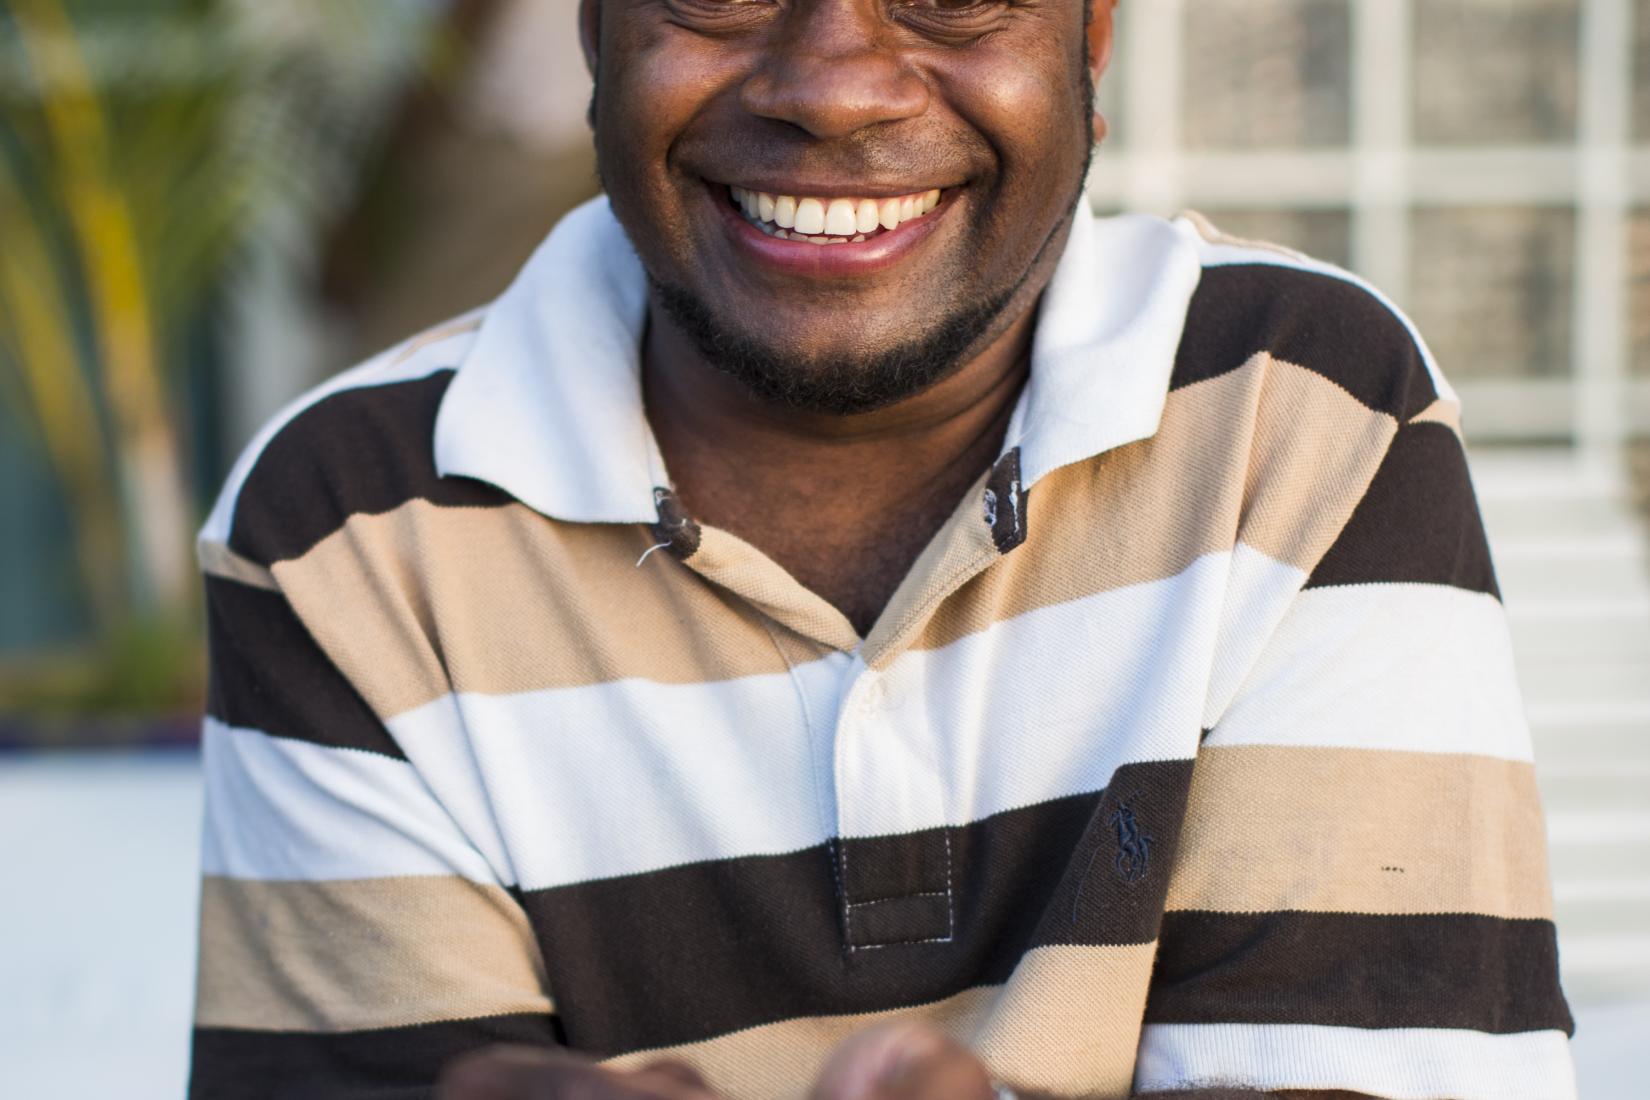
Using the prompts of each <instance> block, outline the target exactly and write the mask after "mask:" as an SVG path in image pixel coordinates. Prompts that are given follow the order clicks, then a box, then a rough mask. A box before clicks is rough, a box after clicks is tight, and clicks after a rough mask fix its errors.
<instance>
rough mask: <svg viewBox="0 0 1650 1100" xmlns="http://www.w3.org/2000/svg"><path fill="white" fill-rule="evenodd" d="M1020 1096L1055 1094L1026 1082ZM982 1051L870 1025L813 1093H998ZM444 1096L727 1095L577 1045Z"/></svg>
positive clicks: (463, 1079)
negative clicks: (599, 1057)
mask: <svg viewBox="0 0 1650 1100" xmlns="http://www.w3.org/2000/svg"><path fill="white" fill-rule="evenodd" d="M1017 1095H1018V1097H1019V1100H1047V1098H1044V1097H1041V1096H1039V1095H1036V1094H1033V1093H1029V1092H1024V1091H1019V1092H1018V1093H1017ZM996 1096H997V1093H996V1089H995V1088H994V1086H993V1085H992V1083H991V1075H990V1073H989V1072H988V1071H987V1070H986V1068H985V1063H983V1062H981V1061H980V1059H979V1058H978V1057H976V1056H975V1054H974V1053H973V1052H972V1051H971V1050H969V1049H968V1048H967V1047H965V1046H963V1045H962V1044H961V1043H958V1042H957V1041H956V1040H954V1039H952V1038H951V1037H950V1036H948V1035H946V1034H945V1033H944V1032H942V1031H938V1030H936V1029H934V1028H932V1027H929V1026H927V1025H924V1024H918V1023H909V1022H898V1023H890V1024H883V1025H881V1026H878V1027H874V1028H871V1029H869V1030H867V1031H862V1032H860V1033H859V1034H858V1035H855V1036H854V1037H853V1038H851V1039H849V1040H848V1041H847V1042H845V1043H843V1044H842V1045H841V1046H839V1047H838V1048H837V1049H836V1051H835V1052H834V1053H833V1054H832V1055H831V1057H830V1060H829V1061H828V1062H826V1064H825V1069H824V1070H823V1071H822V1072H821V1073H820V1075H819V1080H818V1081H817V1082H816V1083H815V1084H814V1088H813V1092H812V1093H811V1100H995V1098H996ZM1274 1096H1275V1097H1279V1098H1280V1100H1357V1098H1356V1097H1355V1096H1354V1094H1352V1093H1345V1092H1289V1093H1282V1094H1277V1093H1258V1092H1242V1091H1227V1090H1214V1091H1199V1092H1177V1093H1158V1094H1156V1095H1155V1097H1149V1098H1142V1100H1262V1098H1264V1097H1274ZM440 1098H441V1100H721V1098H720V1096H719V1094H717V1093H716V1092H715V1091H713V1090H712V1089H711V1087H710V1086H709V1085H708V1084H707V1083H706V1082H705V1080H704V1078H702V1077H700V1076H699V1074H698V1072H697V1071H696V1070H694V1069H693V1068H692V1067H690V1066H688V1065H686V1064H684V1063H682V1062H677V1061H673V1060H670V1059H661V1060H659V1061H656V1062H650V1063H648V1064H647V1065H645V1066H643V1067H642V1068H641V1069H638V1070H631V1071H628V1072H627V1071H620V1070H611V1069H605V1068H603V1067H601V1066H598V1065H595V1064H594V1063H592V1062H588V1061H584V1060H582V1059H579V1058H577V1057H575V1056H573V1055H570V1054H562V1053H558V1052H554V1051H546V1050H539V1049H536V1048H528V1047H493V1048H491V1049H489V1050H485V1051H481V1052H479V1053H477V1054H472V1055H469V1056H467V1057H464V1058H461V1059H459V1060H458V1061H456V1062H454V1063H453V1065H452V1066H451V1067H449V1068H448V1070H447V1072H446V1073H445V1074H443V1075H442V1079H441V1090H440Z"/></svg>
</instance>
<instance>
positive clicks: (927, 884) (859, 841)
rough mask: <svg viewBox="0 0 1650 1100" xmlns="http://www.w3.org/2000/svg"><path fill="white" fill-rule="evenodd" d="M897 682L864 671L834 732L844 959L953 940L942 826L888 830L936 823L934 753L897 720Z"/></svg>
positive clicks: (916, 726)
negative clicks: (893, 825) (899, 824)
mask: <svg viewBox="0 0 1650 1100" xmlns="http://www.w3.org/2000/svg"><path fill="white" fill-rule="evenodd" d="M903 703H904V692H903V689H902V687H901V685H900V684H899V683H898V681H897V679H893V678H891V677H889V676H888V675H887V674H885V673H877V672H874V671H871V670H868V669H867V670H864V671H862V672H860V673H859V675H858V676H857V677H855V678H854V680H853V681H852V684H851V686H850V688H849V690H848V692H847V693H846V697H845V698H844V701H843V706H842V709H841V711H840V715H841V717H840V720H839V722H838V728H837V761H836V764H837V784H836V788H837V798H838V821H839V822H840V823H841V825H842V833H843V836H842V838H841V839H839V841H838V844H837V858H838V861H839V866H838V877H839V879H840V883H841V889H842V907H843V912H842V923H843V935H844V939H845V942H846V945H847V949H848V951H849V952H850V953H854V952H858V951H866V950H872V949H880V948H886V947H894V946H908V945H916V944H931V943H946V942H950V941H951V940H952V939H953V937H954V936H955V933H956V906H955V898H954V879H955V874H954V869H953V859H952V856H953V853H952V845H951V835H950V832H951V831H950V829H949V828H946V827H944V826H943V825H942V826H930V827H926V828H918V829H915V830H911V829H897V830H895V831H892V832H890V831H889V830H888V829H887V828H886V827H885V826H886V823H887V821H888V820H889V814H888V810H889V807H890V806H892V807H894V808H895V811H896V812H894V814H893V815H892V816H893V819H894V820H896V821H898V820H901V819H904V820H907V821H910V820H913V819H914V820H917V821H924V822H943V821H944V800H943V790H942V783H941V779H940V775H939V770H938V764H937V760H936V756H935V751H934V749H935V746H933V745H932V744H931V743H929V742H928V739H927V738H926V736H925V733H924V730H923V729H922V727H921V724H920V723H901V722H899V721H898V720H897V714H898V711H899V710H900V709H902V706H903Z"/></svg>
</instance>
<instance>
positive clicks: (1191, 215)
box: [1180, 210, 1311, 260]
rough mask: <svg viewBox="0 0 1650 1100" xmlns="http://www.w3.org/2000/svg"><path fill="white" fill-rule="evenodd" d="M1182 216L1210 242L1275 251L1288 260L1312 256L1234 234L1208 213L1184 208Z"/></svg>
mask: <svg viewBox="0 0 1650 1100" xmlns="http://www.w3.org/2000/svg"><path fill="white" fill-rule="evenodd" d="M1180 217H1182V218H1185V219H1186V220H1187V221H1188V222H1190V223H1191V225H1192V227H1193V228H1194V229H1196V230H1197V234H1198V236H1200V237H1202V238H1203V239H1204V240H1205V241H1208V242H1209V243H1210V244H1223V245H1230V246H1232V247H1234V248H1253V249H1258V250H1260V251H1262V252H1274V253H1276V254H1277V255H1278V256H1279V257H1281V258H1283V259H1288V260H1306V259H1310V258H1311V257H1309V256H1307V255H1306V254H1305V253H1303V252H1297V251H1295V250H1294V249H1293V248H1288V247H1286V246H1284V245H1281V244H1278V243H1276V242H1275V241H1262V240H1257V239H1255V238H1252V237H1238V236H1234V235H1233V234H1231V233H1228V232H1226V231H1225V230H1224V229H1222V228H1220V227H1219V226H1218V225H1216V224H1215V223H1214V222H1212V221H1210V220H1209V217H1208V215H1206V214H1203V213H1201V212H1199V211H1197V210H1182V211H1181V212H1180Z"/></svg>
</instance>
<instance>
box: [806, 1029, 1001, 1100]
mask: <svg viewBox="0 0 1650 1100" xmlns="http://www.w3.org/2000/svg"><path fill="white" fill-rule="evenodd" d="M995 1096H996V1090H995V1089H993V1088H992V1085H991V1076H990V1074H989V1073H988V1072H987V1071H986V1068H985V1063H984V1062H981V1061H980V1060H979V1058H977V1057H975V1055H974V1052H973V1051H971V1050H969V1049H968V1048H967V1047H965V1046H963V1045H962V1044H961V1043H958V1042H957V1041H956V1040H954V1039H952V1038H951V1037H950V1036H948V1035H946V1034H945V1033H944V1032H941V1031H937V1030H935V1029H934V1028H931V1027H926V1026H924V1025H922V1024H916V1023H891V1024H883V1025H881V1026H880V1027H874V1028H871V1029H870V1030H868V1031H862V1032H860V1033H859V1034H858V1035H855V1036H854V1037H853V1038H852V1039H849V1040H848V1041H847V1042H845V1043H843V1044H842V1045H841V1046H839V1047H837V1049H836V1052H835V1053H834V1054H832V1055H831V1059H830V1061H829V1062H827V1063H826V1064H825V1069H824V1072H822V1073H821V1074H820V1075H819V1082H818V1083H817V1084H816V1085H815V1086H814V1091H813V1100H994V1098H995ZM1023 1100H1034V1098H1033V1097H1029V1096H1027V1097H1024V1098H1023Z"/></svg>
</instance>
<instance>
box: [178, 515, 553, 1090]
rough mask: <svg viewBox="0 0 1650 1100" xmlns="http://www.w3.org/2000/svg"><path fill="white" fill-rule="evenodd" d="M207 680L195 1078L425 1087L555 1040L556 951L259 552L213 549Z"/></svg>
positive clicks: (291, 1086) (239, 1085)
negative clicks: (491, 1056) (471, 1055)
mask: <svg viewBox="0 0 1650 1100" xmlns="http://www.w3.org/2000/svg"><path fill="white" fill-rule="evenodd" d="M204 556H206V557H207V558H208V559H210V562H211V568H212V569H213V571H214V572H213V573H212V574H209V576H208V578H207V596H208V614H209V635H210V657H211V691H210V701H209V706H208V716H207V718H206V721H205V729H204V733H203V742H204V743H203V762H204V772H205V782H206V822H205V831H204V837H203V857H202V858H203V880H202V897H201V914H200V959H199V973H198V985H197V999H196V1020H195V1025H196V1026H195V1032H194V1046H193V1056H192V1067H191V1083H190V1091H189V1095H190V1096H191V1097H196V1098H202V1100H206V1098H216V1097H253V1096H304V1097H319V1098H326V1097H339V1098H344V1097H367V1096H371V1097H375V1098H381V1097H391V1096H394V1097H403V1096H404V1097H411V1096H426V1095H430V1093H431V1091H432V1089H433V1086H434V1083H435V1080H436V1077H437V1075H438V1074H439V1072H440V1069H441V1067H442V1066H443V1065H444V1064H445V1063H446V1061H447V1060H449V1059H450V1058H452V1057H454V1056H455V1055H457V1054H460V1053H462V1052H464V1051H466V1050H470V1049H473V1048H475V1047H478V1046H482V1045H485V1044H488V1043H491V1042H500V1041H510V1042H524V1043H539V1044H551V1043H554V1042H556V1037H557V1029H556V1021H555V1017H554V1014H553V1010H552V1006H551V1002H550V998H549V995H548V991H547V989H546V984H545V979H544V969H543V964H542V962H541V961H540V956H539V951H538V947H537V945H536V943H535V941H534V938H533V936H532V933H531V930H530V928H529V925H528V922H527V918H526V916H525V915H524V913H523V912H522V909H521V907H520V906H519V904H518V903H517V902H516V900H515V899H514V897H513V896H512V893H511V891H510V889H509V888H508V885H509V884H508V883H506V882H504V881H501V879H500V878H499V876H498V874H497V873H496V871H495V870H494V867H493V864H492V863H491V862H490V861H489V860H488V859H486V858H484V857H483V855H482V854H481V852H480V851H478V849H477V848H476V847H475V845H473V844H472V843H471V842H470V840H469V838H467V837H466V835H465V834H464V833H463V831H462V830H461V829H459V828H458V827H457V826H456V825H455V823H454V820H453V818H452V816H451V815H450V814H449V813H448V812H447V810H446V809H445V808H444V807H443V805H442V804H441V802H440V801H439V800H438V799H437V798H436V797H435V795H434V794H433V793H432V792H431V790H430V788H429V787H428V786H427V785H426V783H425V782H424V780H423V778H422V777H421V776H420V774H419V773H418V771H417V770H416V769H415V768H414V767H413V765H412V764H411V763H409V761H408V760H407V759H406V758H405V756H404V755H403V754H402V753H401V751H400V750H399V748H398V747H397V745H396V743H395V741H394V740H393V739H392V738H391V736H390V735H389V733H388V732H387V730H386V729H385V727H384V726H383V724H382V723H381V722H380V721H379V720H378V718H377V716H375V715H374V713H373V712H372V711H371V709H370V708H369V707H368V706H367V704H366V703H365V702H364V701H363V699H362V697H361V696H360V694H359V693H358V692H357V691H356V690H355V688H354V687H353V686H352V685H351V684H350V682H349V681H348V680H347V678H345V677H344V676H343V674H341V673H340V672H339V670H338V669H337V668H336V667H335V666H334V665H333V664H332V662H330V661H329V660H328V658H327V657H326V656H325V654H324V653H323V651H322V650H321V649H320V648H319V647H318V646H317V645H316V643H315V641H314V640H313V639H312V638H311V636H310V634H309V633H308V631H307V630H306V629H305V627H304V625H303V623H302V622H301V621H300V619H299V618H298V617H297V616H296V615H295V614H294V612H293V610H292V609H291V607H290V606H289V605H288V603H287V601H286V599H285V598H284V597H283V596H282V594H281V593H280V592H279V591H278V589H277V586H276V584H275V582H274V580H273V578H272V577H270V575H269V573H268V572H267V570H263V569H261V568H260V567H259V566H257V565H255V564H253V563H251V562H248V561H245V560H243V559H236V558H234V557H233V555H231V554H229V553H228V551H227V550H225V549H223V548H222V547H219V548H217V550H216V551H212V550H210V548H208V550H207V551H206V553H205V555H204Z"/></svg>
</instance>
